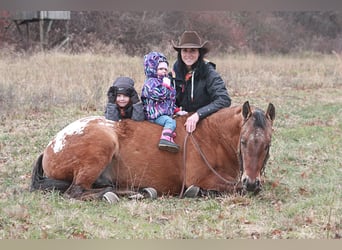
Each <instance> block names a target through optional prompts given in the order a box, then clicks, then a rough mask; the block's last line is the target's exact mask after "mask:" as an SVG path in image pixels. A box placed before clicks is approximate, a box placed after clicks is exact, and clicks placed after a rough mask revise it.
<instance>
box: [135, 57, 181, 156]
mask: <svg viewBox="0 0 342 250" xmlns="http://www.w3.org/2000/svg"><path fill="white" fill-rule="evenodd" d="M168 66H169V63H168V61H167V59H166V57H165V56H164V55H163V54H162V53H159V52H151V53H149V54H147V55H145V56H144V72H145V75H146V80H145V83H144V86H143V88H142V93H141V100H142V102H143V106H144V112H145V116H146V118H147V120H149V121H150V122H153V123H157V124H159V125H161V126H163V127H164V128H163V132H162V135H161V138H160V141H159V144H158V147H159V149H161V150H166V151H169V152H174V153H177V152H178V151H179V148H180V147H179V145H177V144H176V143H175V142H174V140H173V138H174V137H175V136H176V134H175V132H174V131H175V129H176V121H175V120H174V119H173V118H172V116H173V114H174V113H176V112H177V111H178V110H176V105H175V101H176V90H175V89H174V88H173V87H172V86H171V84H170V79H169V78H168V77H167V75H168Z"/></svg>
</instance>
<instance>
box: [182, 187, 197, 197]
mask: <svg viewBox="0 0 342 250" xmlns="http://www.w3.org/2000/svg"><path fill="white" fill-rule="evenodd" d="M199 191H200V188H199V187H197V186H194V185H191V186H190V187H188V188H187V189H186V190H185V192H184V197H185V198H195V197H197V196H198V194H199Z"/></svg>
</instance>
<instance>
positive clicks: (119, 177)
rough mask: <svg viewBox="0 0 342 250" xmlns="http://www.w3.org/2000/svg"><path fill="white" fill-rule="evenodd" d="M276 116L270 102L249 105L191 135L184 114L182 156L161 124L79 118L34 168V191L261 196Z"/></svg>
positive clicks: (90, 195)
mask: <svg viewBox="0 0 342 250" xmlns="http://www.w3.org/2000/svg"><path fill="white" fill-rule="evenodd" d="M274 118H275V108H274V106H273V104H271V103H270V104H269V105H268V108H267V111H266V112H264V111H262V110H261V109H259V108H256V107H253V106H250V105H249V103H248V101H247V102H245V103H244V104H243V105H239V106H234V107H229V108H224V109H222V110H220V111H218V112H216V113H214V114H212V115H210V116H209V117H207V118H205V119H203V120H202V121H200V122H199V123H198V126H197V128H196V130H195V131H194V132H193V133H192V134H188V133H187V132H186V131H185V128H184V126H183V124H184V122H185V119H186V117H184V116H182V117H177V118H176V120H177V130H176V133H177V137H176V138H175V141H176V142H177V143H178V144H180V145H182V147H181V150H180V152H178V153H170V152H166V151H161V150H159V149H158V147H157V144H158V141H159V136H160V133H161V130H162V127H161V126H159V125H156V124H153V123H150V122H148V121H143V122H136V121H132V120H130V119H126V120H123V121H120V122H113V121H109V120H106V119H105V118H104V117H101V116H93V117H86V118H82V119H80V120H77V121H75V122H73V123H71V124H69V125H68V126H67V127H65V128H64V129H63V130H61V131H60V132H59V133H57V135H56V136H55V138H54V139H53V140H52V141H51V142H50V143H49V144H48V146H47V147H46V148H45V150H44V152H43V153H42V154H41V155H40V156H39V157H38V159H37V161H36V162H35V163H34V164H33V171H32V183H31V190H37V189H40V190H52V189H54V190H59V191H61V192H63V193H65V195H67V196H68V197H71V198H75V199H81V200H88V199H97V198H101V197H103V195H104V194H105V193H106V192H108V191H112V192H115V193H120V192H122V193H125V192H126V191H128V192H129V191H137V190H139V189H140V188H144V187H152V188H154V189H155V190H156V191H157V193H158V195H163V194H164V195H177V194H181V193H182V192H183V190H184V187H188V186H190V185H196V186H198V187H200V188H202V189H203V190H215V191H217V192H226V193H231V192H234V191H237V190H239V189H240V190H246V191H251V192H257V191H259V190H260V189H261V174H262V171H263V169H264V167H265V164H266V162H267V159H268V157H269V149H270V145H271V136H272V124H273V121H274ZM189 138H190V139H189Z"/></svg>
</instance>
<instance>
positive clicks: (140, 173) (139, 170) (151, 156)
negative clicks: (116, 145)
mask: <svg viewBox="0 0 342 250" xmlns="http://www.w3.org/2000/svg"><path fill="white" fill-rule="evenodd" d="M179 124H180V123H178V124H177V125H178V127H179ZM181 129H183V130H184V128H178V129H177V134H178V135H177V136H176V138H175V142H176V143H178V144H179V145H180V146H181V149H180V151H179V152H178V153H171V152H167V151H162V150H160V149H159V148H158V143H159V139H160V135H161V133H162V130H163V127H162V126H160V125H157V124H154V123H151V122H149V121H142V122H135V121H132V120H124V121H121V122H120V123H119V126H118V129H117V134H118V138H119V142H120V154H119V156H118V162H117V164H116V166H115V168H114V171H115V173H116V174H115V176H116V178H117V182H116V183H117V185H119V186H122V187H127V188H129V187H130V186H132V185H133V186H134V187H146V186H149V187H154V188H155V189H156V190H158V192H159V193H170V194H175V193H179V191H180V189H181V184H182V169H181V168H182V161H181V159H182V151H183V145H182V143H183V140H184V132H182V131H181ZM178 131H179V132H178Z"/></svg>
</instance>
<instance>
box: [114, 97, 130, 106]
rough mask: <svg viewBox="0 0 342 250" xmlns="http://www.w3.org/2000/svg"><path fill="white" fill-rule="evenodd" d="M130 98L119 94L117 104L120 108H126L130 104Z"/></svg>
mask: <svg viewBox="0 0 342 250" xmlns="http://www.w3.org/2000/svg"><path fill="white" fill-rule="evenodd" d="M129 101H130V98H129V96H127V95H124V94H118V95H117V96H116V104H117V105H118V106H119V107H120V108H124V107H126V106H127V104H128V103H129Z"/></svg>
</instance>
